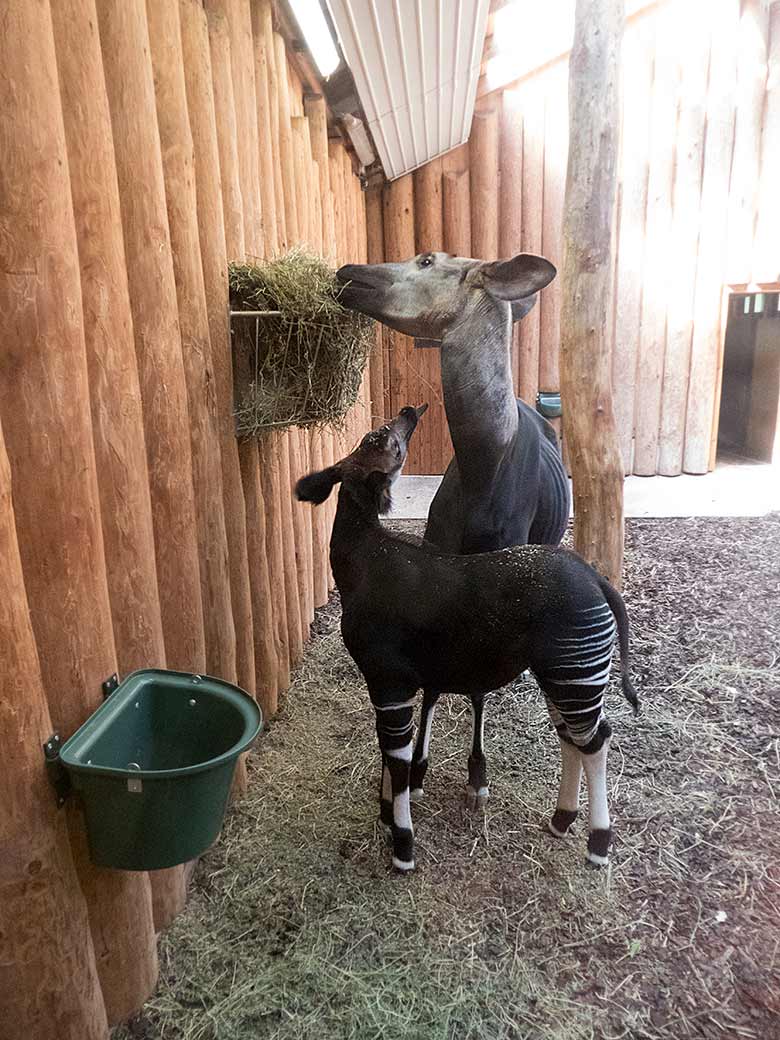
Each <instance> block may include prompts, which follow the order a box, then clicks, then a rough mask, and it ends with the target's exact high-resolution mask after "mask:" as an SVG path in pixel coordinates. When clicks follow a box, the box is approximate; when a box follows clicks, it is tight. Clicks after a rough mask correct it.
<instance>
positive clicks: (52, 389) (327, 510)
mask: <svg viewBox="0 0 780 1040" xmlns="http://www.w3.org/2000/svg"><path fill="white" fill-rule="evenodd" d="M307 89H308V88H307V85H305V84H304V83H303V82H302V79H301V77H300V76H299V74H298V71H297V65H296V62H295V61H294V60H288V53H287V49H286V44H285V41H284V39H283V38H282V37H281V36H280V34H279V31H278V29H277V26H276V24H275V21H274V8H273V4H272V0H251V2H250V0H149V2H148V4H145V3H144V0H33V2H30V3H15V4H11V6H10V8H9V10H8V12H7V16H6V17H5V18H4V25H3V34H2V39H1V40H0V111H2V113H3V119H2V121H3V151H4V161H3V174H2V175H0V242H1V243H2V244H1V245H0V258H1V259H0V342H2V344H3V358H2V372H3V378H2V384H1V385H2V392H0V507H1V508H2V517H0V521H1V522H2V532H3V546H2V548H3V553H4V559H7V560H8V561H10V563H9V567H15V568H16V570H18V571H19V573H20V580H19V581H16V582H15V583H14V584H13V587H12V589H10V591H9V595H13V596H14V604H13V609H12V610H9V611H6V610H4V611H2V612H0V661H2V662H3V665H2V668H0V672H2V674H3V676H4V682H5V681H10V682H11V686H10V687H9V688H8V689H6V687H5V685H4V687H3V690H4V692H3V699H6V697H8V699H9V703H11V704H12V707H13V710H12V711H11V714H10V716H6V715H4V716H3V717H4V723H3V725H4V736H5V738H6V741H7V742H8V744H9V745H10V746H11V747H19V748H22V747H27V748H33V749H35V748H37V749H40V748H41V745H42V744H43V742H44V741H45V740H46V739H47V738H48V737H49V736H50V734H51V728H57V729H58V730H59V732H60V733H61V736H62V738H63V739H66V738H67V737H69V736H70V735H71V734H72V732H73V731H74V730H75V729H76V728H77V727H78V726H79V725H80V724H81V723H82V722H84V721H85V719H86V717H87V716H88V715H89V714H90V713H91V712H92V711H93V710H94V709H95V708H97V706H98V705H99V703H100V701H101V685H100V684H101V682H102V681H103V680H104V679H105V678H106V677H107V676H108V675H110V674H111V673H112V672H113V671H115V670H119V671H120V672H121V673H123V674H126V672H127V671H129V670H132V669H135V668H141V667H166V666H167V667H172V668H176V669H182V670H185V671H192V672H208V673H211V674H215V675H219V676H221V677H223V678H225V679H228V680H230V681H234V682H235V681H238V683H239V684H240V685H241V686H243V687H244V688H245V689H246V690H247V691H248V692H250V693H251V694H253V695H255V696H256V697H257V699H258V701H259V702H260V703H261V705H262V707H263V710H264V712H265V713H266V715H267V716H269V715H272V714H273V712H274V711H275V709H276V705H277V698H278V696H279V694H280V693H282V692H283V691H284V689H285V688H286V687H287V685H288V683H289V676H290V670H291V669H292V668H294V667H295V665H296V664H297V662H298V660H299V658H300V654H301V651H302V647H303V644H304V643H305V641H306V639H307V638H308V633H309V624H310V622H311V620H312V618H313V612H314V608H315V607H316V606H318V605H320V604H321V603H323V602H324V601H325V600H326V599H327V596H328V591H329V588H330V587H332V581H331V576H330V574H329V568H328V560H327V546H328V540H329V530H330V523H331V521H332V518H333V506H332V504H329V505H326V506H323V507H321V508H320V509H319V510H318V511H316V512H315V511H314V510H312V508H311V507H310V506H308V505H306V506H304V505H303V504H302V503H298V502H296V501H294V500H293V494H292V489H293V486H294V483H295V481H296V480H297V479H298V477H300V476H301V475H302V474H303V473H305V472H306V471H307V470H308V469H310V468H315V467H320V466H322V465H327V464H329V463H332V462H333V460H334V458H339V457H341V455H342V454H344V453H345V451H346V450H349V449H350V448H351V446H352V445H353V443H354V442H355V441H356V440H357V438H359V436H360V435H361V434H362V433H363V432H364V431H365V430H366V429H367V428H368V427H369V426H370V422H371V407H370V398H369V378H368V374H366V377H365V379H364V384H363V387H362V389H361V392H360V395H359V398H358V401H357V403H356V404H355V406H354V407H353V409H352V410H351V412H350V414H349V415H348V416H347V420H346V424H345V426H344V428H343V429H338V430H337V429H331V428H327V429H324V430H318V431H316V432H313V431H309V430H299V429H293V430H289V431H284V432H281V433H276V434H274V435H273V436H269V437H266V438H265V439H263V440H262V441H261V442H260V443H259V444H258V442H256V441H246V442H244V443H238V442H237V440H236V436H235V432H234V420H233V389H232V359H231V345H230V327H229V319H228V288H227V263H228V261H231V260H244V259H254V258H259V259H264V258H270V257H273V256H275V255H277V254H279V253H281V252H283V251H285V250H287V249H288V248H291V247H294V246H298V245H304V246H306V247H308V248H310V249H314V250H315V251H317V252H320V253H321V254H322V255H323V256H325V257H326V258H327V260H328V261H329V262H331V263H332V264H338V263H342V262H346V261H347V260H361V259H365V257H366V222H365V196H364V194H363V192H362V191H361V188H360V182H359V179H358V177H357V176H356V174H355V171H354V170H353V165H352V160H351V157H350V154H349V153H348V152H347V150H346V148H345V146H344V143H343V142H342V140H341V138H340V137H336V138H334V139H332V140H328V125H327V120H328V114H327V111H326V108H325V102H324V100H323V99H322V98H321V97H318V96H313V95H311V94H309V93H307V92H306V91H307ZM380 363H381V359H380ZM3 445H4V447H3ZM5 451H7V455H8V463H9V464H8V466H6V465H5V461H4V460H5ZM14 573H16V571H14ZM20 632H22V633H23V634H24V635H25V638H26V634H27V633H28V632H29V634H30V639H29V640H28V641H27V642H26V643H25V644H24V645H25V655H26V656H25V661H26V662H27V665H25V668H27V670H28V671H29V681H25V682H22V681H21V680H20V679H19V678H18V676H19V674H20V673H19V667H18V666H20V665H19V663H20V661H21V658H20V657H19V654H20V652H21V651H20V649H19V647H20V638H21V637H20ZM33 636H34V644H33V642H32V637H33ZM6 666H7V667H6ZM28 666H29V667H28ZM15 676H16V678H14V677H15ZM9 677H10V679H9ZM43 693H45V702H43V700H42V695H43ZM25 698H30V699H32V698H37V701H36V703H35V705H34V706H33V705H32V700H31V702H30V705H29V707H30V710H29V711H28V710H26V708H25V710H22V707H21V706H20V707H18V709H17V707H16V706H15V703H14V699H18V700H20V701H22V702H24V703H25V704H26V701H25ZM6 726H7V727H9V728H6ZM31 754H32V753H31ZM13 772H14V771H13V770H11V771H10V772H6V773H5V776H6V782H7V783H10V784H11V785H14V786H15V785H17V784H19V783H21V786H22V791H21V792H20V793H19V795H18V797H17V796H14V798H13V799H12V800H11V802H10V803H9V802H8V798H10V794H8V792H5V793H3V797H2V801H3V803H4V804H10V805H11V807H12V815H13V816H14V819H16V820H18V821H20V820H23V819H24V818H25V814H30V813H33V814H34V818H35V820H36V832H35V834H34V835H32V834H30V833H28V830H27V829H26V828H25V827H18V826H14V827H12V828H10V830H9V829H8V828H7V827H6V826H5V823H4V824H3V836H4V838H6V837H10V840H11V841H12V842H14V843H15V844H14V847H13V848H11V849H10V852H9V850H8V849H7V848H6V847H5V846H4V855H3V860H4V862H3V871H0V875H2V876H0V889H1V891H0V907H2V912H0V917H1V916H3V915H4V914H6V913H15V914H17V915H19V914H24V917H25V920H24V923H22V919H21V917H18V919H16V920H11V921H6V920H5V919H3V920H1V921H0V932H1V933H2V934H3V941H4V942H5V940H6V939H8V937H9V936H10V937H11V939H10V941H11V948H10V951H9V950H8V949H7V948H6V946H4V947H3V957H2V959H3V962H4V964H5V965H6V966H9V965H13V969H12V971H11V978H10V979H9V978H8V971H7V970H6V971H5V972H4V973H3V987H2V988H3V993H2V995H1V996H0V1003H2V1004H3V1007H4V1008H5V1010H6V1013H7V1014H6V1016H5V1018H7V1020H8V1022H9V1025H10V1024H11V1023H12V1024H13V1029H14V1035H17V1034H18V1035H24V1036H27V1037H30V1038H31V1040H37V1038H44V1037H46V1038H48V1037H49V1036H51V1035H54V1034H56V1035H57V1036H58V1037H61V1038H63V1040H76V1038H77V1037H78V1038H80V1040H83V1038H89V1040H92V1038H100V1037H105V1036H106V1035H107V1033H106V1018H108V1021H109V1022H114V1021H118V1020H120V1019H123V1018H126V1017H127V1016H128V1015H129V1014H130V1013H131V1012H133V1011H134V1010H135V1009H136V1008H137V1007H139V1006H140V1004H141V1003H142V1002H143V1000H145V999H146V997H147V996H148V995H149V992H150V990H151V989H152V988H153V987H154V985H155V980H156V974H157V959H156V948H155V929H157V930H159V929H160V928H162V927H164V926H166V925H167V924H168V923H170V921H171V919H172V918H173V916H174V915H175V914H176V913H177V912H178V911H179V910H180V909H181V907H182V906H183V904H184V900H185V898H186V876H185V873H184V871H183V869H182V868H173V869H172V870H169V871H157V872H154V873H153V874H152V875H147V874H144V873H134V874H129V873H124V872H121V871H107V870H99V869H97V868H94V867H92V865H91V864H90V863H89V860H88V857H87V855H86V846H85V842H84V834H83V825H82V822H81V817H80V814H79V813H78V812H76V811H73V812H72V813H71V812H70V811H68V814H67V815H68V825H69V826H68V827H67V828H66V827H65V826H64V823H63V817H62V816H61V817H59V818H58V817H57V816H56V814H55V813H54V812H51V811H49V807H50V806H53V797H54V796H53V793H52V791H51V790H50V788H49V787H48V784H47V780H46V776H45V771H44V768H43V759H42V756H41V755H40V754H39V752H38V751H36V752H35V761H34V762H33V759H32V758H29V760H25V765H24V774H23V776H24V779H23V780H20V779H19V777H17V776H15V775H11V774H12V773H13ZM245 783H246V772H245V767H244V765H243V764H241V766H240V768H239V769H238V772H237V778H236V789H237V791H239V792H240V790H241V788H242V786H243V785H244V784H245ZM44 807H46V808H44ZM6 822H8V821H6ZM69 835H70V837H69ZM44 850H47V851H45V852H44ZM42 862H45V869H44V870H43V871H42V872H41V873H40V874H39V876H38V878H37V879H36V885H37V889H38V895H37V896H36V899H35V900H34V902H29V901H27V902H23V901H20V899H19V898H17V897H18V896H19V893H21V892H22V891H23V890H24V886H25V885H26V884H27V882H28V881H29V877H28V873H27V870H28V867H30V874H31V873H32V872H33V870H36V871H37V870H38V869H39V868H40V867H41V863H42ZM30 864H32V866H30ZM35 864H37V867H36V866H35ZM55 902H56V904H57V905H56V906H55V905H54V904H55ZM63 907H68V913H67V914H63V912H62V908H63ZM30 936H34V937H35V941H34V942H31V941H30ZM66 947H67V949H68V950H70V951H80V952H79V964H80V967H79V969H78V972H75V974H74V978H73V985H72V986H71V985H70V984H68V985H67V986H65V984H64V983H63V984H62V985H63V986H65V989H68V990H70V991H71V992H70V993H69V995H68V999H67V1000H65V999H64V996H63V992H62V986H61V987H60V988H59V989H58V988H57V987H56V986H52V987H50V986H48V984H47V983H46V982H45V980H47V979H54V980H56V979H57V978H59V977H60V975H61V973H62V972H63V971H65V970H66V967H67V963H69V961H68V962H66V961H65V960H64V959H62V958H63V954H62V953H61V951H63V950H64V949H65V948H66ZM47 958H48V960H50V961H51V963H48V961H47ZM57 959H59V963H58V964H55V963H54V961H55V960H57ZM74 971H75V969H74ZM58 972H59V974H58ZM96 980H97V982H96ZM6 981H10V985H9V986H8V988H7V990H6V986H5V982H6ZM96 985H97V988H96ZM6 997H7V998H8V999H7V1000H6ZM0 1033H2V1027H0Z"/></svg>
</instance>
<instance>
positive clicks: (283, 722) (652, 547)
mask: <svg viewBox="0 0 780 1040" xmlns="http://www.w3.org/2000/svg"><path fill="white" fill-rule="evenodd" d="M398 526H403V527H405V528H406V529H409V525H408V524H405V525H401V524H399V525H398ZM779 549H780V516H777V515H776V516H773V517H768V518H765V519H761V520H757V519H751V520H664V521H646V520H635V521H631V522H630V523H629V527H628V545H627V580H626V589H625V595H626V599H627V602H628V605H629V610H630V615H631V619H632V624H633V634H632V667H633V673H634V676H635V681H636V685H637V687H638V689H639V691H640V696H641V698H642V705H643V713H642V715H641V716H640V717H639V718H638V719H636V720H634V719H633V718H632V716H631V714H630V711H629V709H628V708H627V706H626V705H625V704H624V703H623V701H622V699H621V698H620V695H619V692H618V690H617V686H616V684H614V683H613V686H612V687H611V696H610V697H609V699H608V706H609V710H610V715H611V718H612V720H613V724H614V729H615V737H614V740H613V743H612V750H611V753H610V757H611V769H610V788H611V791H610V794H611V801H612V808H613V811H614V818H615V827H616V832H617V838H616V844H615V848H614V853H613V861H612V865H611V867H610V868H609V869H608V870H605V871H601V872H592V871H589V870H586V869H585V868H584V866H583V858H584V847H585V823H584V821H581V822H579V823H578V824H577V826H576V834H575V835H574V836H573V837H572V838H570V839H568V840H565V841H561V842H558V841H555V840H553V839H552V838H550V837H548V836H547V835H546V834H544V833H543V831H542V824H543V821H544V819H545V816H546V814H547V813H548V812H549V811H550V809H551V807H552V804H553V800H554V796H555V787H556V782H557V774H558V752H557V747H556V742H555V739H554V736H553V734H552V733H551V732H550V729H549V726H548V724H547V721H546V715H545V711H544V708H543V705H542V702H541V699H540V696H539V695H538V693H537V692H536V690H535V688H534V687H533V686H532V684H530V683H524V682H519V683H515V684H513V685H512V686H510V687H507V688H506V689H504V690H503V691H501V692H500V693H499V694H497V695H496V697H495V699H494V700H493V702H492V704H491V706H490V710H489V713H488V721H487V726H486V730H487V752H488V756H489V763H490V770H491V778H492V783H491V801H490V803H489V806H488V810H487V813H486V814H485V815H484V816H473V817H472V816H469V815H468V814H467V813H466V812H465V810H464V808H463V802H462V793H463V788H464V782H465V758H466V754H467V746H468V740H469V736H470V724H469V714H468V711H467V709H466V706H465V704H464V703H463V702H462V701H459V700H455V699H451V700H449V701H447V702H444V703H443V704H442V706H441V707H440V709H439V712H438V715H437V719H436V722H435V726H434V735H433V741H432V765H431V772H430V778H429V781H428V782H427V784H426V796H425V801H424V802H422V803H420V804H418V805H415V806H414V816H415V825H416V829H417V860H418V870H417V872H416V873H415V874H414V875H412V876H411V877H408V878H400V877H394V876H392V875H390V874H389V872H388V864H389V852H388V850H387V848H386V846H385V844H384V840H383V838H382V836H381V834H380V831H379V828H378V827H377V825H376V822H375V820H376V811H377V806H376V787H377V783H378V756H377V753H376V750H375V736H374V727H373V718H372V713H371V711H370V709H369V705H368V700H367V696H366V694H365V690H364V687H363V684H362V682H361V681H360V678H359V676H358V674H357V673H356V670H355V669H354V666H353V665H352V662H351V661H350V659H349V657H348V656H347V654H346V652H345V650H344V648H343V646H342V643H341V640H340V637H339V634H338V614H339V610H338V603H337V601H334V602H332V603H331V604H330V605H329V606H328V607H327V608H325V609H323V610H322V611H319V612H318V616H317V620H316V622H315V632H316V635H315V638H314V640H313V641H312V643H311V644H310V646H309V648H308V650H307V653H306V658H305V661H304V664H303V667H302V668H301V669H300V671H299V672H298V674H297V676H296V678H295V682H294V685H293V687H292V688H291V690H290V692H289V695H288V697H287V698H286V702H285V705H284V707H283V710H282V711H281V713H280V715H279V717H278V719H277V720H276V721H275V722H274V723H273V724H272V726H271V727H270V729H269V731H268V733H267V734H266V735H265V736H264V737H263V739H262V742H261V743H260V745H259V747H258V749H257V751H256V752H255V753H253V755H252V756H251V758H250V790H249V794H248V796H247V797H246V798H245V799H244V800H243V801H242V802H241V803H240V804H238V805H237V806H235V807H234V808H233V810H232V811H231V813H230V815H229V817H228V820H227V823H226V826H225V830H224V832H223V835H222V838H221V840H220V842H219V843H218V844H217V845H216V846H215V848H214V849H212V850H211V851H210V852H209V853H208V854H207V855H206V856H205V857H204V858H203V860H202V861H201V863H200V865H199V867H198V870H197V874H196V878H195V882H194V885H193V889H192V894H191V898H190V903H189V906H188V908H187V910H186V911H185V913H183V914H182V915H181V917H180V918H179V919H178V920H177V921H176V923H175V924H174V925H173V927H172V928H171V929H170V930H169V931H168V932H167V933H166V934H165V935H164V936H163V938H162V945H161V964H162V971H161V980H160V985H159V987H158V991H157V994H156V995H155V996H154V998H153V999H152V1000H151V1001H150V1002H149V1003H148V1004H147V1005H146V1007H145V1008H144V1011H143V1013H142V1014H141V1015H140V1016H139V1017H138V1018H137V1019H136V1020H135V1022H134V1023H133V1024H132V1025H131V1026H130V1027H129V1028H123V1029H120V1030H117V1031H116V1032H115V1040H128V1038H131V1037H133V1038H136V1040H138V1038H145V1040H153V1038H154V1040H157V1038H160V1040H163V1038H164V1040H250V1038H251V1040H255V1038H258V1037H260V1038H278V1040H342V1038H343V1040H352V1038H354V1040H380V1038H382V1040H383V1038H388V1040H389V1038H393V1040H396V1038H402V1037H403V1038H409V1040H450V1038H452V1040H466V1038H474V1040H476V1038H480V1040H504V1038H506V1040H510V1038H512V1040H519V1038H527V1040H618V1038H625V1040H635V1038H636V1040H680V1038H688V1037H692V1038H705V1040H710V1038H712V1040H715V1038H717V1040H738V1038H761V1040H774V1038H775V1037H778V1036H780V925H779V924H778V922H780V892H779V891H778V888H779V887H780V832H779V831H778V823H779V822H780V819H779V816H780V813H779V811H778V802H777V796H778V794H779V793H780V692H779V690H778V687H779V686H780V683H779V682H778V680H779V679H780V674H779V669H778V651H779V650H780V633H779V631H778V617H777V606H778V593H779V592H780V565H779V564H778V550H779Z"/></svg>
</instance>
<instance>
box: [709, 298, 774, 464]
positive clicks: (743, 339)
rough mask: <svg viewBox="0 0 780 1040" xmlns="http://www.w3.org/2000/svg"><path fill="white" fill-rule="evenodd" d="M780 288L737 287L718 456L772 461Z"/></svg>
mask: <svg viewBox="0 0 780 1040" xmlns="http://www.w3.org/2000/svg"><path fill="white" fill-rule="evenodd" d="M779 298H780V293H777V292H765V293H760V292H759V293H734V294H733V295H732V296H731V298H730V300H729V308H728V324H727V326H726V339H725V345H724V352H723V390H722V394H721V399H720V420H719V425H718V459H719V460H725V459H728V458H732V459H735V458H736V459H750V460H751V461H756V462H772V461H773V458H772V456H773V454H776V453H777V444H778V434H779V433H780V430H778V406H779V405H780V310H778V300H779Z"/></svg>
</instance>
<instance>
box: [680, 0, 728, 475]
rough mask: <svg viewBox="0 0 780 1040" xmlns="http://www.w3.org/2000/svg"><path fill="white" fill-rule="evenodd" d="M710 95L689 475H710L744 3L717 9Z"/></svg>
mask: <svg viewBox="0 0 780 1040" xmlns="http://www.w3.org/2000/svg"><path fill="white" fill-rule="evenodd" d="M712 17H713V34H712V53H711V55H710V76H709V89H708V95H707V139H706V144H705V149H704V172H703V175H702V187H701V227H700V231H699V260H698V265H697V268H696V292H695V297H694V308H693V339H692V343H691V372H690V379H689V382H688V409H687V412H686V418H685V453H684V457H683V469H684V470H685V472H686V473H706V472H707V469H708V468H709V461H710V438H711V435H712V431H713V423H714V420H715V419H716V418H717V417H716V416H714V415H713V412H714V407H715V398H716V390H717V384H718V376H719V367H718V361H719V349H720V318H721V292H722V287H723V280H724V277H725V270H726V268H725V264H726V221H725V220H724V219H723V213H724V212H725V211H726V210H727V206H728V192H729V172H730V166H731V154H732V149H733V144H734V92H735V79H736V46H735V43H736V39H737V27H738V18H739V2H738V0H724V2H723V3H722V4H719V5H718V6H717V9H713V16H712Z"/></svg>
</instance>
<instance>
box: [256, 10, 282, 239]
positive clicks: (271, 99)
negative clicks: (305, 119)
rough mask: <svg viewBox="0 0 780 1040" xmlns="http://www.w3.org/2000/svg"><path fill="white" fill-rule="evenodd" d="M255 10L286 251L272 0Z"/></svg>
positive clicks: (278, 233) (279, 225) (276, 195)
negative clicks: (264, 66) (257, 19)
mask: <svg viewBox="0 0 780 1040" xmlns="http://www.w3.org/2000/svg"><path fill="white" fill-rule="evenodd" d="M254 9H255V10H256V11H257V12H258V17H259V22H260V29H261V31H262V35H263V43H264V47H265V54H266V75H267V77H268V108H269V114H270V120H271V147H272V149H273V156H274V162H273V171H274V201H275V207H274V212H275V216H276V237H277V248H278V249H279V251H280V252H284V251H285V250H286V249H287V247H288V231H287V224H286V216H285V207H284V185H283V173H282V164H281V161H280V143H279V104H280V99H279V80H278V76H277V72H276V45H275V43H274V25H273V9H272V6H271V0H255V4H254Z"/></svg>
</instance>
